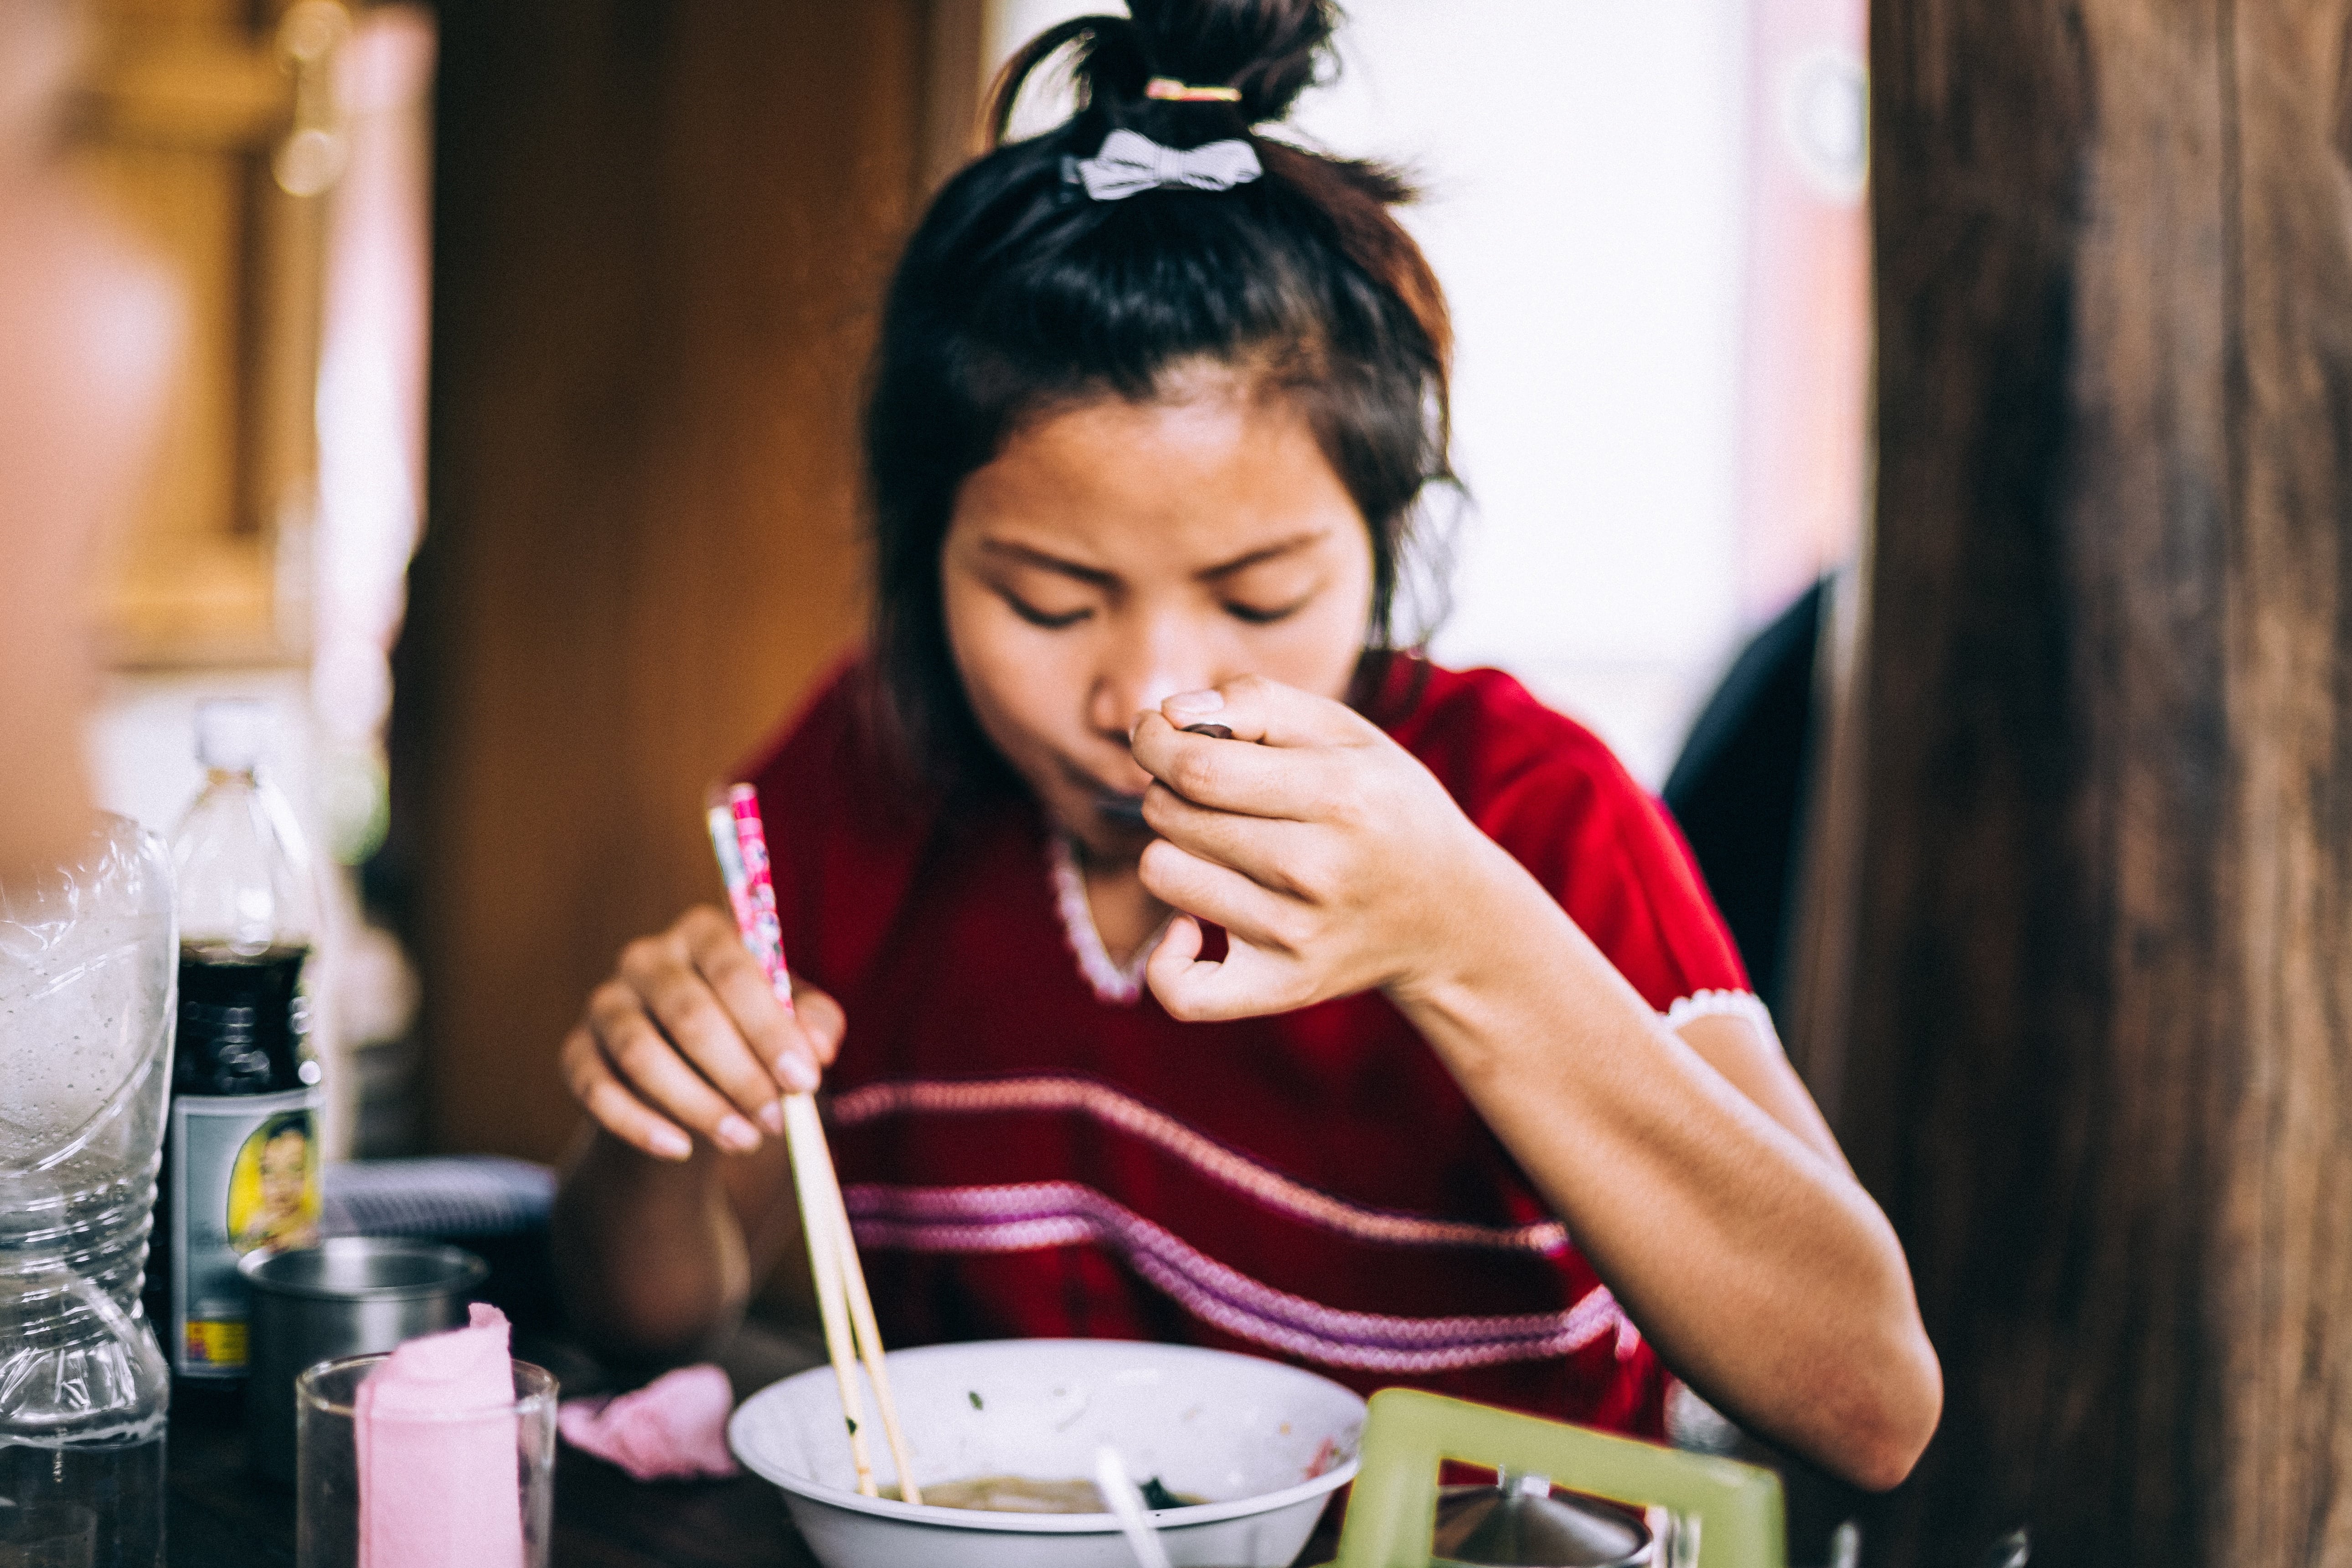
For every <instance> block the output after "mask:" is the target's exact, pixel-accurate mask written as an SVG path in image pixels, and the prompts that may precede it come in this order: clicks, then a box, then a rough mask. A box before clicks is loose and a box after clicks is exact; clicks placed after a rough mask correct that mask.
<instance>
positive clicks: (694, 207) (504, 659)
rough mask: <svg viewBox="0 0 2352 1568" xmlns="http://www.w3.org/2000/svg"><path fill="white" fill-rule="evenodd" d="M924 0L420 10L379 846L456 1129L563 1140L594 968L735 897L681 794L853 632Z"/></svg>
mask: <svg viewBox="0 0 2352 1568" xmlns="http://www.w3.org/2000/svg"><path fill="white" fill-rule="evenodd" d="M942 8H951V7H944V6H943V0H887V3H886V0H860V3H858V4H856V5H842V4H836V3H834V0H691V3H687V0H677V3H649V4H639V3H635V0H517V3H513V4H502V5H447V6H445V7H443V9H442V13H441V15H442V20H443V27H444V43H443V50H442V60H443V71H442V78H441V84H440V92H439V104H438V130H437V136H438V146H437V157H438V169H437V174H436V197H437V203H436V247H435V294H436V299H435V311H434V335H433V353H434V361H435V363H434V374H433V399H432V468H433V479H432V491H431V499H432V505H431V514H430V518H429V521H428V525H427V531H426V537H425V545H424V550H423V552H422V554H421V555H420V557H419V559H418V563H417V565H416V569H415V575H414V579H413V587H414V597H413V602H412V608H411V613H410V620H409V626H408V630H407V635H406V638H405V641H404V646H403V649H402V657H401V664H400V668H399V669H398V672H397V679H398V697H397V702H398V708H397V710H396V712H395V716H394V775H395V786H394V787H395V802H394V835H395V843H394V855H393V857H392V861H393V864H394V867H395V868H398V869H399V871H400V872H401V873H402V874H403V875H404V876H405V878H406V879H407V881H408V886H407V889H406V891H407V902H408V905H409V909H408V919H407V921H406V923H407V925H408V927H409V930H410V933H411V934H412V935H413V937H414V940H415V948H416V951H417V954H418V958H419V962H420V964H421V967H422V969H423V972H424V978H425V1015H424V1023H425V1036H426V1046H427V1059H428V1063H429V1068H430V1075H431V1078H430V1085H429V1099H430V1102H431V1105H432V1121H433V1137H434V1141H435V1142H436V1144H437V1145H438V1146H440V1147H443V1148H451V1149H461V1150H492V1151H498V1152H509V1153H517V1154H525V1155H530V1156H534V1157H537V1158H541V1159H552V1158H555V1157H557V1156H558V1155H559V1154H560V1153H561V1152H562V1149H563V1147H564V1145H565V1143H566V1142H567V1141H568V1140H569V1138H570V1136H571V1133H572V1129H573V1127H574V1126H575V1125H576V1124H577V1121H578V1112H577V1109H576V1107H574V1106H573V1105H572V1102H571V1100H570V1099H569V1097H568V1096H567V1095H566V1094H565V1093H564V1091H563V1089H562V1084H561V1082H560V1080H559V1079H558V1076H557V1072H556V1050H557V1047H558V1046H559V1044H560V1043H561V1041H562V1037H563V1033H564V1031H565V1030H566V1029H567V1028H568V1027H569V1026H570V1024H571V1022H572V1020H573V1019H574V1018H575V1017H577V1016H578V1014H579V1010H580V1007H581V1005H582V1002H583V999H584V998H585V996H586V994H587V992H588V990H589V988H590V987H591V986H592V985H593V984H594V983H595V982H596V981H597V980H598V979H599V978H601V977H602V976H603V975H604V974H605V973H609V971H610V968H611V965H612V963H613V961H614V954H615V953H616V952H618V950H619V947H620V945H621V943H622V942H625V940H627V939H628V938H629V937H631V936H634V935H637V934H640V933H643V932H646V931H653V930H656V929H658V928H659V927H660V926H662V925H664V924H666V923H667V921H669V920H671V919H672V918H674V917H675V916H676V915H677V913H678V912H679V911H680V910H683V909H684V908H686V907H687V905H688V904H689V903H691V902H693V901H695V900H715V899H717V898H719V884H718V882H717V880H716V873H715V871H714V870H713V869H712V868H711V865H710V852H709V840H708V839H707V837H705V836H704V831H703V827H702V821H701V816H700V807H701V791H702V789H703V786H704V785H705V784H707V783H709V782H710V781H713V780H716V779H719V778H720V777H721V776H722V775H723V774H724V773H725V772H726V770H728V769H729V768H730V766H732V765H733V764H734V763H738V762H740V760H741V759H742V758H743V757H744V756H745V755H746V754H747V753H748V752H750V751H751V749H752V748H753V747H754V746H755V745H756V744H757V743H758V742H760V740H761V737H762V736H763V735H764V734H765V733H767V732H768V731H770V730H771V729H772V728H773V727H774V726H775V725H777V724H778V723H779V722H780V721H782V718H783V717H784V715H785V714H786V713H787V711H788V710H790V708H791V707H792V705H793V702H794V701H795V700H796V699H797V697H798V695H799V694H800V692H801V691H802V690H803V688H804V686H805V684H806V683H807V682H808V681H809V680H810V679H812V678H813V677H814V675H815V674H816V673H817V672H818V671H820V670H821V669H823V668H824V667H825V666H826V665H827V664H828V663H829V662H830V661H831V660H832V659H833V658H835V657H836V656H837V655H838V653H839V652H840V650H841V649H842V648H843V647H844V646H845V643H847V642H848V641H849V640H851V639H852V638H854V637H855V636H856V632H857V630H858V627H859V624H860V616H861V605H860V598H861V594H860V588H859V583H860V577H861V571H860V556H861V551H860V546H859V537H858V536H859V531H860V526H861V524H860V516H859V509H858V500H857V496H858V483H857V478H856V468H857V437H856V426H857V418H858V411H859V393H860V387H861V384H862V381H863V377H864V371H865V363H866V354H867V352H868V350H869V347H870V345H871V343H872V342H873V335H874V331H875V329H876V326H877V320H878V314H879V307H880V303H881V298H882V291H883V289H884V286H885V284H886V282H887V276H888V271H889V268H890V266H891V264H892V262H893V261H894V259H895V258H896V255H897V251H898V247H899V245H900V243H901V242H902V241H903V239H904V237H905V236H906V233H907V231H908V229H909V228H910V227H911V226H912V225H913V222H914V220H915V217H916V215H917V213H918V210H919V201H920V199H921V197H922V195H924V194H925V192H924V184H925V180H926V174H927V170H926V157H927V153H926V139H927V134H928V133H927V130H926V119H927V113H928V112H929V110H927V105H926V102H925V83H926V79H927V75H936V74H938V73H937V72H935V71H933V69H932V67H931V65H930V63H929V60H928V58H927V55H928V51H929V48H930V47H931V45H930V38H929V27H930V25H931V18H932V16H933V15H934V13H935V12H937V11H940V10H941V9H942ZM975 70H976V67H975ZM969 97H970V95H969V92H968V91H967V93H966V94H965V103H966V106H967V108H968V104H969ZM940 135H944V132H941V133H940ZM939 139H940V138H939V137H938V136H932V137H930V140H932V141H937V140H939Z"/></svg>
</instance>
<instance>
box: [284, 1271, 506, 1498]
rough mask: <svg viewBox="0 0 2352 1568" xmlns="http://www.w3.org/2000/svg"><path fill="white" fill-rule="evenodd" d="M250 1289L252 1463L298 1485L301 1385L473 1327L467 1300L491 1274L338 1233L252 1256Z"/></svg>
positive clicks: (288, 1482) (287, 1481)
mask: <svg viewBox="0 0 2352 1568" xmlns="http://www.w3.org/2000/svg"><path fill="white" fill-rule="evenodd" d="M237 1268H238V1271H239V1272H240V1273H242V1274H243V1275H244V1276H245V1279H246V1283H247V1285H248V1286H249V1287H250V1288H251V1291H252V1305H251V1306H250V1308H249V1309H248V1314H249V1315H248V1318H247V1321H248V1323H249V1324H250V1330H249V1332H250V1335H251V1340H250V1352H249V1353H250V1360H249V1361H248V1363H247V1367H248V1373H247V1381H246V1387H245V1438H246V1458H247V1460H248V1461H249V1462H250V1463H251V1464H252V1466H253V1468H255V1469H256V1470H257V1471H259V1472H260V1473H261V1474H262V1475H264V1476H266V1477H268V1479H271V1480H275V1481H283V1482H286V1483H287V1484H289V1485H291V1484H292V1483H293V1480H294V1455H295V1444H294V1379H295V1378H296V1377H297V1376H299V1374H300V1373H301V1372H302V1369H303V1368H305V1367H307V1366H310V1365H313V1364H315V1363H319V1362H322V1361H329V1360H332V1359H334V1358H336V1357H339V1356H352V1355H366V1354H369V1353H371V1352H377V1351H388V1350H392V1349H394V1347H395V1346H397V1345H399V1344H400V1343H402V1342H404V1341H406V1340H413V1339H415V1338H416V1337H417V1336H418V1335H419V1334H431V1333H438V1332H439V1331H442V1330H443V1329H451V1328H456V1327H457V1326H459V1325H460V1324H462V1323H464V1322H465V1321H466V1298H467V1296H468V1295H469V1294H470V1293H472V1292H473V1291H474V1290H476V1289H479V1288H480V1286H481V1283H482V1281H483V1280H485V1279H488V1278H489V1273H490V1270H489V1266H488V1265H487V1264H485V1263H484V1262H483V1261H482V1260H481V1259H480V1258H477V1257H475V1256H474V1255H473V1254H472V1253H470V1252H466V1251H462V1250H460V1249H459V1248H457V1247H443V1246H441V1245H439V1244H438V1243H436V1242H430V1241H412V1240H409V1239H407V1238H405V1237H393V1236H339V1237H331V1238H330V1239H328V1240H326V1241H322V1242H320V1244H319V1245H318V1246H316V1247H294V1248H291V1249H289V1250H288V1251H284V1252H252V1253H247V1255H246V1256H245V1258H244V1259H243V1260H242V1261H241V1262H239V1264H238V1265H237Z"/></svg>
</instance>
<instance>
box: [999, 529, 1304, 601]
mask: <svg viewBox="0 0 2352 1568" xmlns="http://www.w3.org/2000/svg"><path fill="white" fill-rule="evenodd" d="M1328 532H1329V530H1328V529H1322V528H1318V529H1310V530H1308V531H1307V532H1304V533H1295V534H1292V535H1291V536H1290V537H1289V538H1287V539H1278V540H1276V541H1275V542H1273V543H1272V544H1267V545H1262V546H1260V547H1259V548H1258V549H1255V550H1253V551H1251V552H1249V553H1247V554H1246V555H1236V556H1235V557H1234V558H1233V559H1232V560H1231V561H1224V562H1220V563H1218V564H1216V565H1214V566H1209V567H1204V568H1202V570H1201V571H1199V572H1196V573H1194V574H1193V575H1194V576H1195V577H1197V578H1199V579H1200V580H1201V581H1202V582H1204V583H1210V582H1214V581H1215V580H1216V579H1218V578H1220V577H1230V576H1232V575H1233V574H1234V573H1236V572H1243V571H1246V570H1248V569H1249V568H1250V567H1252V566H1256V565H1259V564H1262V563H1265V562H1268V561H1272V560H1274V559H1275V558H1276V557H1277V556H1282V555H1287V554H1289V553H1290V552H1292V551H1294V550H1303V549H1305V548H1306V547H1307V546H1308V545H1310V544H1314V543H1316V542H1319V541H1320V540H1321V539H1322V538H1323V536H1324V535H1325V534H1327V533H1328ZM980 547H981V549H982V550H983V551H985V552H988V553H989V554H991V555H1006V556H1011V557H1012V558H1013V560H1015V561H1019V562H1023V563H1025V564H1028V565H1031V566H1035V567H1038V568H1039V569H1041V570H1043V571H1046V572H1058V573H1060V574H1062V575H1063V576H1065V577H1075V578H1076V579H1077V580H1078V581H1079V582H1081V583H1086V584H1092V585H1093V586H1095V587H1097V588H1108V587H1111V586H1113V585H1115V584H1117V583H1118V574H1117V573H1114V572H1106V571H1104V570H1103V569H1102V568H1101V567H1099V566H1087V565H1085V564H1083V563H1079V562H1076V561H1072V560H1069V559H1067V558H1066V557H1064V556H1060V555H1055V554H1054V553H1053V552H1050V551H1045V550H1040V549H1038V548H1037V547H1036V546H1034V545H1031V544H1022V543H1018V542H1014V541H1013V540H1009V539H983V540H982V541H981V542H980Z"/></svg>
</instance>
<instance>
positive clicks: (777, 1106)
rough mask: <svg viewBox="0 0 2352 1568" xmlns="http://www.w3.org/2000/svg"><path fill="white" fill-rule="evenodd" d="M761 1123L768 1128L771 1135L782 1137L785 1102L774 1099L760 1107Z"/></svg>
mask: <svg viewBox="0 0 2352 1568" xmlns="http://www.w3.org/2000/svg"><path fill="white" fill-rule="evenodd" d="M760 1125H761V1126H762V1127H764V1128H766V1129H767V1130H768V1134H769V1136H770V1137H773V1138H782V1136H783V1135H784V1102H783V1101H782V1100H770V1101H768V1103H767V1104H765V1105H763V1106H761V1107H760Z"/></svg>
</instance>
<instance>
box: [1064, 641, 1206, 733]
mask: <svg viewBox="0 0 2352 1568" xmlns="http://www.w3.org/2000/svg"><path fill="white" fill-rule="evenodd" d="M1207 640H1208V639H1206V638H1203V637H1199V636H1197V635H1195V634H1194V631H1193V629H1192V628H1190V627H1188V626H1185V625H1184V624H1183V619H1182V617H1181V616H1173V615H1137V616H1133V617H1132V619H1131V621H1130V622H1129V624H1128V625H1126V626H1121V627H1120V628H1118V635H1116V636H1113V637H1109V638H1108V639H1107V640H1106V642H1105V644H1104V646H1103V650H1102V660H1101V663H1100V664H1099V665H1098V666H1097V668H1096V673H1095V681H1094V687H1093V689H1092V691H1091V692H1090V693H1089V695H1088V698H1087V704H1088V710H1087V721H1088V722H1090V723H1092V724H1093V725H1094V726H1095V728H1096V729H1097V730H1098V731H1101V732H1102V733H1103V734H1105V735H1108V736H1115V737H1117V739H1118V742H1119V743H1120V744H1121V745H1124V744H1126V742H1127V731H1128V726H1129V725H1130V724H1132V723H1134V722H1135V716H1136V715H1137V714H1138V713H1140V712H1142V711H1143V710H1145V709H1147V708H1157V707H1159V706H1160V703H1162V702H1164V701H1166V700H1168V699H1169V698H1171V697H1173V696H1175V695H1176V693H1178V692H1180V691H1198V690H1201V689H1202V688H1204V687H1210V686H1214V685H1215V684H1216V683H1217V677H1216V673H1215V671H1214V669H1213V668H1212V664H1213V661H1212V658H1211V657H1210V650H1209V648H1208V647H1206V643H1207Z"/></svg>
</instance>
